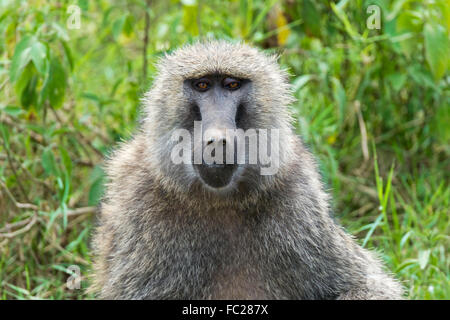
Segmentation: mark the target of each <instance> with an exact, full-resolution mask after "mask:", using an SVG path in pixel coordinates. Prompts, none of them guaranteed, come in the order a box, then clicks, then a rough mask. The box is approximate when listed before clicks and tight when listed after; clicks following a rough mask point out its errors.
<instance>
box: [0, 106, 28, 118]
mask: <svg viewBox="0 0 450 320" xmlns="http://www.w3.org/2000/svg"><path fill="white" fill-rule="evenodd" d="M1 110H2V112H5V113H7V114H9V115H10V116H13V117H17V116H18V115H20V114H22V113H23V110H22V108H20V107H17V106H6V107H4V108H1Z"/></svg>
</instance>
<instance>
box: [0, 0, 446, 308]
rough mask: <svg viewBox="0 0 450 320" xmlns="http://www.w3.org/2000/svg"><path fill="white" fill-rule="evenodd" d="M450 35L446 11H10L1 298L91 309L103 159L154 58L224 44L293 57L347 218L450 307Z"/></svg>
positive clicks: (304, 125) (267, 4) (133, 6)
mask: <svg viewBox="0 0 450 320" xmlns="http://www.w3.org/2000/svg"><path fill="white" fill-rule="evenodd" d="M74 5H75V6H74ZM370 5H376V6H377V8H379V12H380V15H381V16H380V19H381V20H380V21H381V23H380V25H381V29H371V26H373V25H376V23H375V24H373V23H372V22H373V21H374V20H373V19H375V18H376V11H371V10H369V11H368V8H369V6H370ZM374 14H375V16H374ZM368 19H369V21H368ZM369 22H370V23H369ZM375 22H376V20H375ZM449 30H450V5H449V2H448V1H446V0H427V1H411V0H395V1H387V0H373V1H362V0H356V1H348V0H342V1H339V2H333V1H312V0H285V1H273V0H271V1H262V0H248V1H244V0H234V1H219V0H213V1H207V2H206V1H201V0H197V1H196V0H183V1H177V0H171V1H144V0H129V1H123V0H119V1H114V2H111V1H104V0H96V1H87V0H78V1H76V0H71V1H69V0H67V1H64V0H61V1H43V0H32V1H25V0H16V1H14V0H0V131H1V132H0V142H1V143H0V184H1V185H0V190H1V191H0V209H1V210H0V283H1V284H0V296H1V297H2V298H3V299H14V298H18V299H42V298H44V299H84V298H90V297H91V296H89V295H88V294H86V292H85V290H84V289H85V287H86V286H87V283H88V279H87V277H88V275H89V273H90V267H91V256H90V249H89V246H90V244H89V237H90V234H91V231H92V227H93V225H94V223H95V219H94V214H93V213H94V211H95V206H96V205H97V203H98V201H99V198H100V197H101V194H102V190H103V181H104V173H103V171H102V169H101V165H102V161H103V158H104V156H105V155H107V154H108V151H109V150H110V149H111V148H112V147H113V146H114V145H115V143H116V142H117V141H119V140H122V139H127V138H129V137H130V135H131V133H132V132H133V129H134V128H135V126H136V122H137V120H138V117H139V105H140V100H139V99H140V97H141V96H142V94H143V93H144V92H145V90H147V89H148V88H149V86H150V85H151V79H152V76H153V74H154V72H155V67H154V62H156V61H157V59H158V57H160V56H161V55H162V54H163V53H164V52H165V51H166V50H172V49H174V48H176V47H178V46H180V45H183V44H185V43H187V42H191V41H195V40H196V39H198V38H205V37H216V38H224V39H240V40H244V41H246V42H249V43H252V44H254V45H256V46H259V47H261V48H263V49H265V50H266V51H267V52H271V53H279V54H282V56H281V58H280V63H281V64H282V65H283V67H285V68H287V70H288V71H289V73H290V75H291V82H292V84H293V88H294V92H295V96H296V98H297V101H296V102H295V103H293V105H292V110H293V112H294V115H295V119H296V128H297V130H298V133H299V134H300V135H301V136H302V137H303V138H304V140H305V141H306V143H307V144H308V145H309V147H310V148H311V149H312V150H313V152H314V153H315V155H316V156H317V157H318V158H319V162H320V166H321V170H322V173H323V176H324V181H325V182H326V183H327V185H328V187H329V190H330V192H331V193H332V195H333V198H334V203H333V206H334V211H335V215H336V217H337V218H338V219H339V220H340V221H341V223H342V224H343V225H344V226H345V227H346V228H347V229H348V230H349V231H350V232H351V233H352V234H354V235H355V236H356V237H357V238H358V239H359V240H358V241H360V243H361V244H362V245H363V246H365V247H369V248H376V250H378V251H379V252H380V254H381V256H382V258H383V259H384V261H385V262H386V263H387V265H388V266H389V268H390V269H391V270H392V272H393V273H395V274H396V276H397V277H398V278H399V279H400V280H401V281H402V283H403V284H404V286H405V288H406V290H407V294H408V296H409V297H410V298H413V299H448V298H450V291H449V283H450V281H449V280H450V279H449V278H450V271H449V260H448V253H449V250H448V248H449V201H450V187H449V173H450V145H449V141H450V129H449V123H450V108H449V102H450V96H449V82H450V76H449V73H448V69H449V63H450V62H449V61H450V60H449V57H450V44H449V41H450V40H449ZM72 265H77V266H78V267H79V268H80V271H81V275H82V282H81V288H80V289H75V290H70V289H68V288H67V286H66V281H67V279H68V278H69V276H70V274H71V272H72V271H71V270H73V269H72V268H70V266H72Z"/></svg>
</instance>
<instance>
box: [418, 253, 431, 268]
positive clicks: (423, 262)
mask: <svg viewBox="0 0 450 320" xmlns="http://www.w3.org/2000/svg"><path fill="white" fill-rule="evenodd" d="M430 253H431V250H430V249H428V250H422V251H420V252H419V259H418V260H419V266H420V269H422V270H423V269H425V267H426V266H427V265H428V261H429V260H430Z"/></svg>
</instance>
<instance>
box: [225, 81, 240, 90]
mask: <svg viewBox="0 0 450 320" xmlns="http://www.w3.org/2000/svg"><path fill="white" fill-rule="evenodd" d="M222 84H223V86H224V88H226V89H228V90H237V89H239V88H240V87H241V82H240V81H239V80H236V79H233V78H225V79H223V82H222Z"/></svg>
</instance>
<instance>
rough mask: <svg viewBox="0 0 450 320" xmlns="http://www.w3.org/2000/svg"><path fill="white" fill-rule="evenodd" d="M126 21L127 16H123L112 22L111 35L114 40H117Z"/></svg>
mask: <svg viewBox="0 0 450 320" xmlns="http://www.w3.org/2000/svg"><path fill="white" fill-rule="evenodd" d="M126 19H127V15H126V14H125V15H123V16H121V17H120V18H118V19H116V20H115V21H114V23H113V26H112V34H113V37H114V39H115V40H117V39H118V38H119V36H120V35H121V34H122V31H123V26H124V24H125V20H126Z"/></svg>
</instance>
